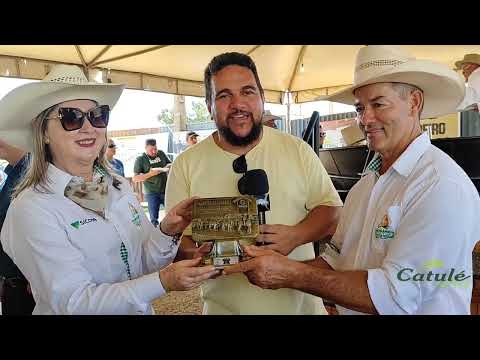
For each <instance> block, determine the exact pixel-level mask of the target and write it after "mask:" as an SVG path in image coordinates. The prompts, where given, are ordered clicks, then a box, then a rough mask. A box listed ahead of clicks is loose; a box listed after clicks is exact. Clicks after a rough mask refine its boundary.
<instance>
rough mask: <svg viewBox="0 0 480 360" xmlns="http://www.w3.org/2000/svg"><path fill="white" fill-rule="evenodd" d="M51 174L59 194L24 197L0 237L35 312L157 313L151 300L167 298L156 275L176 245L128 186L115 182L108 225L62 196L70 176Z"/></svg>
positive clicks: (170, 258)
mask: <svg viewBox="0 0 480 360" xmlns="http://www.w3.org/2000/svg"><path fill="white" fill-rule="evenodd" d="M47 175H48V179H49V180H50V182H49V186H50V188H51V190H52V192H53V193H50V194H48V193H40V192H37V191H34V190H33V189H31V188H30V189H27V190H25V191H24V192H22V193H21V194H20V196H19V197H17V198H16V199H14V200H13V201H12V204H11V206H10V208H9V210H8V213H7V216H6V219H5V223H4V225H3V229H2V232H1V236H0V239H1V242H2V246H3V249H4V250H5V252H6V253H7V254H8V255H9V256H10V257H11V258H12V259H13V260H14V262H15V263H16V264H17V266H18V267H19V268H20V270H21V271H22V273H23V274H24V275H25V277H26V278H27V279H28V281H29V282H30V286H31V289H32V293H33V296H34V299H35V302H36V306H35V309H34V311H33V314H151V313H153V311H152V307H151V305H150V303H151V301H152V300H154V299H156V298H158V297H160V296H162V295H164V294H165V290H164V288H163V286H162V284H161V282H160V279H159V274H158V271H159V270H160V269H161V268H163V267H165V266H166V265H168V264H169V263H171V262H172V261H173V259H174V258H175V255H176V252H177V249H178V245H176V244H174V243H173V242H172V239H171V238H170V237H168V236H165V235H163V234H162V233H161V232H160V231H159V230H158V229H156V228H154V227H153V225H152V224H151V223H150V222H149V221H148V219H147V218H146V216H145V214H144V211H143V209H142V207H141V206H140V204H139V203H138V200H137V199H136V197H135V195H134V193H133V192H132V190H131V188H130V186H129V184H128V183H127V182H126V181H125V180H124V181H122V183H121V185H120V190H117V189H115V188H114V187H113V185H112V182H111V179H109V188H108V203H107V205H106V210H105V217H106V218H105V219H103V218H102V217H101V216H99V215H97V214H96V213H94V212H93V211H90V210H87V209H84V208H82V207H80V206H79V205H77V204H76V203H74V202H73V201H71V200H70V199H68V198H66V197H65V196H64V191H65V187H66V185H67V184H68V183H69V181H70V180H71V178H72V176H71V175H69V174H67V173H65V172H63V171H61V170H59V169H58V168H56V167H55V166H53V165H50V166H49V168H48V173H47ZM122 242H123V244H124V245H125V248H126V250H127V252H128V264H129V268H130V269H129V271H130V275H131V279H132V280H129V276H128V272H127V266H126V263H125V261H124V260H122V256H121V253H120V248H121V244H122Z"/></svg>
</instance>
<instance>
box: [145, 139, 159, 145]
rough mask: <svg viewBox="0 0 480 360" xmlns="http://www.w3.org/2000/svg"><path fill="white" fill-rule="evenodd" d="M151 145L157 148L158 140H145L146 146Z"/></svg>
mask: <svg viewBox="0 0 480 360" xmlns="http://www.w3.org/2000/svg"><path fill="white" fill-rule="evenodd" d="M147 145H151V146H157V140H155V139H147V140H145V146H147Z"/></svg>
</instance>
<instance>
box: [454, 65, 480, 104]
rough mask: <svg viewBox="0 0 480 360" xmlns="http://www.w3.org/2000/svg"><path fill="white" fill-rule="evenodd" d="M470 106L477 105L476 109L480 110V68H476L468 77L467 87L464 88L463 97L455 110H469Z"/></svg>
mask: <svg viewBox="0 0 480 360" xmlns="http://www.w3.org/2000/svg"><path fill="white" fill-rule="evenodd" d="M472 105H477V108H478V109H480V68H477V69H476V70H475V71H473V72H472V73H471V74H470V76H469V77H468V86H467V87H466V88H465V97H464V98H463V100H462V102H461V103H460V104H459V105H458V106H457V110H458V111H463V110H470V109H471V108H472Z"/></svg>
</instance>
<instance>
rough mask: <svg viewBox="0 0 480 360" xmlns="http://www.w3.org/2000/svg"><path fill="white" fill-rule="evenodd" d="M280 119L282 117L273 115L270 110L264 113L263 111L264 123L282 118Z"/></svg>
mask: <svg viewBox="0 0 480 360" xmlns="http://www.w3.org/2000/svg"><path fill="white" fill-rule="evenodd" d="M280 119H281V117H280V116H276V115H272V113H271V112H270V110H265V111H264V113H263V117H262V123H264V122H267V121H270V120H280Z"/></svg>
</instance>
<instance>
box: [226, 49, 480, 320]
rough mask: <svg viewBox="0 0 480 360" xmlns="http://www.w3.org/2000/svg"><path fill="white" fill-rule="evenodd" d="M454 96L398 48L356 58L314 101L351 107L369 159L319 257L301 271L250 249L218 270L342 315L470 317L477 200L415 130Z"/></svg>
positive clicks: (436, 69)
mask: <svg viewBox="0 0 480 360" xmlns="http://www.w3.org/2000/svg"><path fill="white" fill-rule="evenodd" d="M463 95H464V85H463V82H462V80H461V78H460V77H459V75H458V74H457V73H455V72H454V71H453V70H451V69H449V68H448V67H447V66H444V65H441V64H436V63H433V62H430V61H426V60H417V59H415V58H414V57H413V56H411V55H410V54H408V53H406V52H405V51H403V50H402V49H401V48H400V47H398V46H367V47H364V48H362V49H360V51H359V53H358V55H357V59H356V66H355V73H354V83H353V86H351V87H349V88H348V89H346V90H344V91H341V92H339V93H336V94H333V95H331V96H328V97H326V98H323V100H330V101H338V102H342V103H345V104H350V105H355V107H356V110H357V114H358V115H357V121H358V123H359V125H360V128H361V129H362V130H363V132H364V133H365V136H366V139H367V143H368V146H369V148H370V149H371V150H373V151H375V152H376V155H375V156H374V158H373V160H372V161H371V163H370V164H369V166H368V169H367V171H366V172H365V173H364V174H363V177H362V178H361V179H360V180H359V182H358V183H357V184H356V185H355V186H354V187H353V188H352V190H351V191H350V192H349V194H348V196H347V199H346V202H345V207H344V209H343V212H342V217H341V219H340V222H339V225H338V227H337V230H336V232H335V234H334V236H333V238H332V241H331V242H330V244H328V246H327V249H326V251H325V252H324V253H323V254H322V255H321V256H320V257H318V258H317V259H315V260H313V261H307V262H303V263H302V262H295V261H292V260H290V259H287V258H286V257H283V256H281V255H279V254H277V253H274V252H271V251H266V250H262V249H261V248H256V247H253V246H252V247H250V248H247V249H246V250H247V253H248V254H249V255H251V256H252V257H254V259H251V260H249V261H247V262H244V263H241V264H239V265H233V266H232V267H230V268H227V269H225V271H226V272H227V273H231V272H244V273H246V275H247V277H248V278H249V280H250V281H251V282H252V283H254V284H257V285H259V286H261V287H265V288H274V289H276V288H283V287H288V288H295V289H298V290H302V291H305V292H308V293H311V294H315V295H317V296H320V297H322V298H325V299H329V300H331V301H333V302H334V303H335V304H337V305H338V311H339V313H341V314H359V313H366V314H469V313H470V301H471V294H472V250H473V248H474V245H475V242H476V241H478V239H480V223H479V222H478V214H479V213H480V198H479V195H478V193H477V190H476V189H475V186H474V185H473V184H472V182H471V181H470V179H469V178H468V176H467V175H466V174H465V172H464V171H463V170H462V169H461V168H460V167H459V166H458V165H457V164H456V163H455V162H454V161H453V160H452V159H451V158H450V157H449V156H447V155H446V154H445V153H443V152H442V151H440V150H439V149H438V148H436V147H435V146H433V145H431V144H430V139H429V137H428V135H427V134H425V133H423V134H422V132H421V130H420V123H419V122H420V119H421V118H428V117H433V116H438V115H441V114H445V113H450V112H451V111H454V110H455V108H456V106H457V105H458V103H459V102H460V100H461V99H462V98H463Z"/></svg>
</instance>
